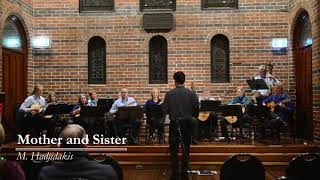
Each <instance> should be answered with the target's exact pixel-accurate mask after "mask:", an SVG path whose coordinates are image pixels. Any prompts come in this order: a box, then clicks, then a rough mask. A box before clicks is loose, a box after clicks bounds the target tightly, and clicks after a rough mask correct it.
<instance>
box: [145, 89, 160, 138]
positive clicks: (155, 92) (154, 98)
mask: <svg viewBox="0 0 320 180" xmlns="http://www.w3.org/2000/svg"><path fill="white" fill-rule="evenodd" d="M159 94H160V91H159V89H157V88H154V89H152V91H151V99H149V100H147V101H146V103H145V105H144V106H143V110H144V112H146V115H147V124H148V125H149V137H148V138H147V142H146V143H147V144H150V143H151V141H152V138H153V133H154V131H155V129H158V140H159V144H163V131H164V128H163V123H164V121H165V116H164V115H162V116H158V117H157V115H154V114H151V113H149V112H148V111H149V108H152V105H159V104H160V103H161V99H160V98H159Z"/></svg>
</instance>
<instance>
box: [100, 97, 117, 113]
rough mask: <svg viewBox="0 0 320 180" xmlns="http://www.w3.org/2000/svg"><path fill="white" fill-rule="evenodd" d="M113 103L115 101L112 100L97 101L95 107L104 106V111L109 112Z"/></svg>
mask: <svg viewBox="0 0 320 180" xmlns="http://www.w3.org/2000/svg"><path fill="white" fill-rule="evenodd" d="M114 101H115V99H112V98H107V99H98V103H97V106H104V107H105V111H106V112H109V110H110V109H111V107H112V104H113V102H114Z"/></svg>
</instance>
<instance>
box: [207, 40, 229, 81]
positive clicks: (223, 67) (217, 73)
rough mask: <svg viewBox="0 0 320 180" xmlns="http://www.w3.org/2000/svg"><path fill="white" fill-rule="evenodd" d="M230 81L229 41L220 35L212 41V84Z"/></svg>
mask: <svg viewBox="0 0 320 180" xmlns="http://www.w3.org/2000/svg"><path fill="white" fill-rule="evenodd" d="M229 81H230V79H229V40H228V38H227V37H226V36H224V35H222V34H218V35H216V36H214V37H213V38H212V39H211V82H216V83H220V82H229Z"/></svg>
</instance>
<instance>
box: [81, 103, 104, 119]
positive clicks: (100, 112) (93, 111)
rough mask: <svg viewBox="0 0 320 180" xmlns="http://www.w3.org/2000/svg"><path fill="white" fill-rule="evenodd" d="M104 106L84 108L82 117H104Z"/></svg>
mask: <svg viewBox="0 0 320 180" xmlns="http://www.w3.org/2000/svg"><path fill="white" fill-rule="evenodd" d="M104 115H105V108H104V106H82V107H81V110H80V117H104Z"/></svg>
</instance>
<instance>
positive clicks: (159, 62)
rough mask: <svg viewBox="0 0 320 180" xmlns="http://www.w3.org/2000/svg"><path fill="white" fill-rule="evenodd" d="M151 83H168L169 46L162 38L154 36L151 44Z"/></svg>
mask: <svg viewBox="0 0 320 180" xmlns="http://www.w3.org/2000/svg"><path fill="white" fill-rule="evenodd" d="M149 83H150V84H167V83H168V44H167V40H166V39H165V38H164V37H162V36H154V37H152V38H151V39H150V42H149Z"/></svg>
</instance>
